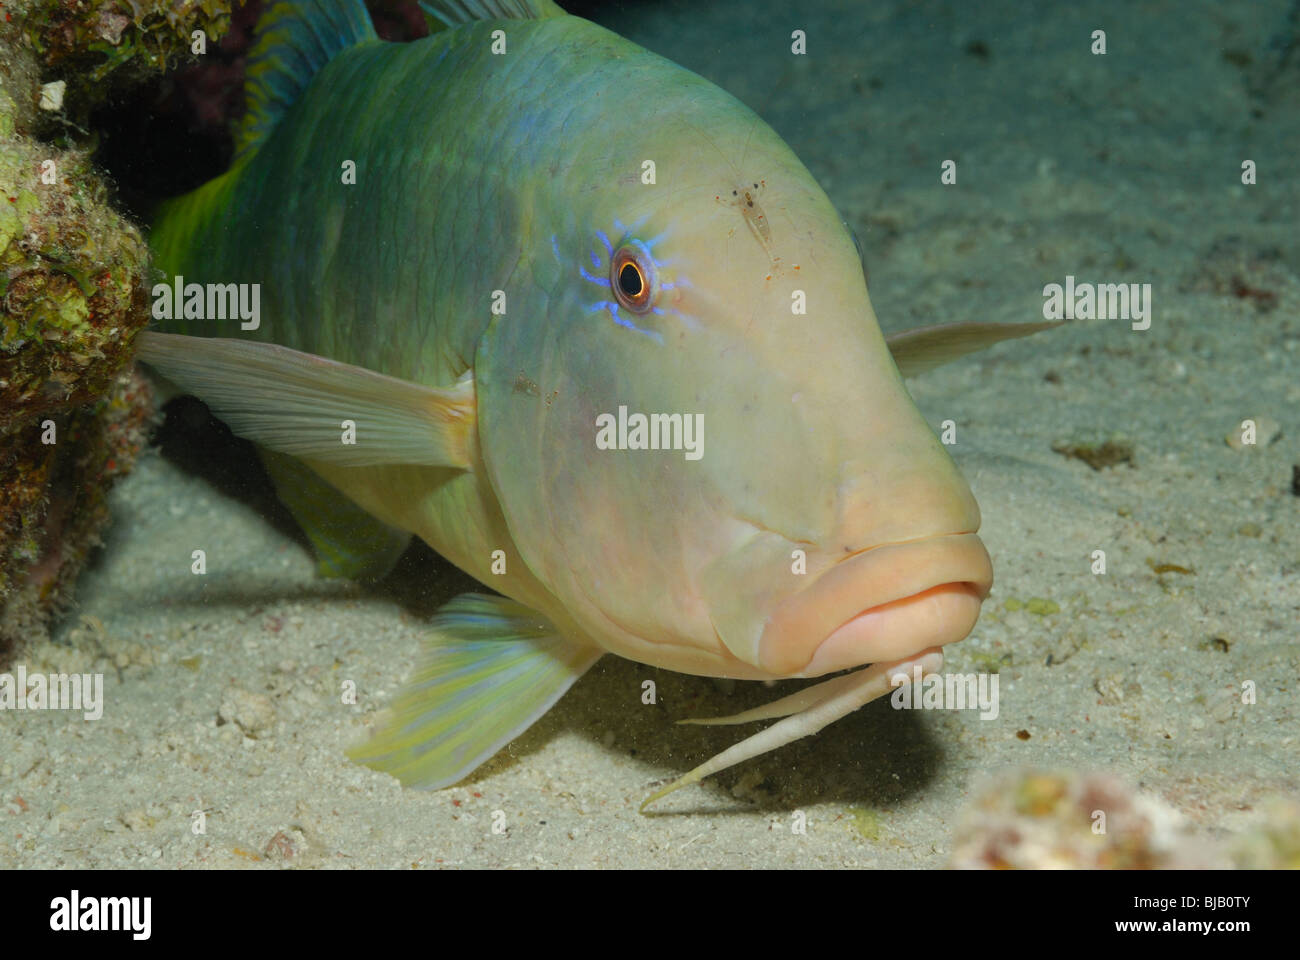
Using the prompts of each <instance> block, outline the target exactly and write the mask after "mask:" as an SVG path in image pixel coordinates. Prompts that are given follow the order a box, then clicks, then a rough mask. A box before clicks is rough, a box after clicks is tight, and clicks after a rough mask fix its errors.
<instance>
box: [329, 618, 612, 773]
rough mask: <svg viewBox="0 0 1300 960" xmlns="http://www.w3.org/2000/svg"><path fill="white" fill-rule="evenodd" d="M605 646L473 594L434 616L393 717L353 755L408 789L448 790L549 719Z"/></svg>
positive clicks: (356, 749) (352, 755)
mask: <svg viewBox="0 0 1300 960" xmlns="http://www.w3.org/2000/svg"><path fill="white" fill-rule="evenodd" d="M601 654H602V651H601V650H600V649H598V648H596V647H592V646H589V645H587V644H584V643H577V642H574V641H571V640H567V639H565V638H564V637H561V636H559V635H558V634H557V633H556V631H555V628H554V627H553V626H551V624H550V623H548V622H547V621H546V620H545V619H543V618H542V617H541V615H540V614H538V613H536V612H535V611H533V610H530V609H529V608H528V607H525V606H523V605H522V604H519V603H516V602H515V601H513V600H509V599H507V598H505V597H490V596H485V595H483V594H477V593H467V594H463V595H461V596H459V597H457V598H456V599H454V600H452V601H451V602H450V603H448V604H447V605H446V606H444V607H443V608H442V609H441V610H439V611H438V613H437V614H436V615H435V616H434V618H433V634H432V635H431V636H430V638H429V641H428V645H427V648H426V659H425V661H424V663H423V665H422V666H421V667H420V669H419V671H418V672H417V674H416V676H415V678H414V679H413V680H412V681H411V682H410V683H409V684H408V685H407V686H406V688H405V689H404V690H403V691H402V693H401V694H400V695H399V696H398V698H397V701H396V702H395V703H394V704H393V706H392V714H393V717H392V719H391V721H390V722H389V723H387V724H386V725H385V726H384V727H383V728H382V729H381V730H380V731H379V732H378V733H377V734H376V735H375V736H374V737H373V738H372V739H371V740H369V741H367V742H366V743H363V744H360V745H359V746H357V747H354V748H352V749H351V750H349V751H348V756H350V757H351V758H352V759H353V760H356V761H357V762H358V763H363V764H365V765H366V766H368V767H372V768H374V769H375V770H382V771H384V772H386V773H391V774H392V775H393V776H395V777H397V778H398V779H399V780H401V781H402V783H403V784H405V785H407V786H416V787H424V788H427V789H430V790H436V789H439V788H441V787H446V786H450V785H451V784H453V783H455V782H456V781H457V780H460V779H461V778H462V777H464V776H465V775H466V774H468V773H469V772H470V771H472V770H473V769H474V768H475V767H477V766H478V765H479V764H481V763H482V762H483V761H484V760H487V759H488V758H489V757H491V756H492V755H493V754H494V753H496V752H497V751H498V750H500V749H501V748H502V747H503V746H505V745H506V744H507V743H509V742H510V741H511V740H513V739H514V738H515V737H517V736H519V734H521V733H523V732H524V730H526V729H528V728H529V727H530V726H532V724H533V723H534V722H535V721H536V720H537V719H538V718H539V717H541V715H542V714H544V713H545V712H546V711H547V710H549V709H550V708H551V706H552V705H553V704H554V703H555V701H556V700H558V699H560V697H561V696H562V695H563V694H564V692H565V691H566V690H568V689H569V687H571V686H572V685H573V683H574V681H576V680H577V679H578V678H579V677H580V676H582V675H583V674H584V673H585V672H586V671H587V669H588V668H589V667H590V666H591V665H592V664H593V663H595V662H596V661H597V660H599V659H600V657H601Z"/></svg>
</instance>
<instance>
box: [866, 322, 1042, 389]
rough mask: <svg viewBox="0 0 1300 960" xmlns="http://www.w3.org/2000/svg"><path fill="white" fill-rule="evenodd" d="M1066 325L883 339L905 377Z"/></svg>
mask: <svg viewBox="0 0 1300 960" xmlns="http://www.w3.org/2000/svg"><path fill="white" fill-rule="evenodd" d="M1064 322H1065V321H1063V320H1053V321H1048V322H1044V323H944V324H938V325H936V326H933V327H918V328H916V329H915V330H904V331H902V332H901V333H895V334H892V335H891V336H888V337H885V344H886V345H887V346H888V347H889V352H890V353H892V354H893V355H894V363H896V364H898V370H899V372H900V373H902V375H903V376H905V377H915V376H916V375H917V374H919V373H925V372H926V371H927V370H933V369H934V368H935V367H939V366H942V365H943V364H945V363H950V362H952V361H953V360H957V359H959V358H961V357H964V356H966V354H968V353H975V352H976V351H979V350H983V349H984V348H985V347H991V346H993V344H995V343H998V342H1000V341H1002V340H1013V339H1015V338H1016V337H1027V336H1029V335H1030V334H1031V333H1038V332H1039V331H1041V330H1050V329H1051V328H1052V327H1059V326H1060V325H1061V324H1062V323H1064Z"/></svg>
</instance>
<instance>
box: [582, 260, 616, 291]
mask: <svg viewBox="0 0 1300 960" xmlns="http://www.w3.org/2000/svg"><path fill="white" fill-rule="evenodd" d="M597 266H599V264H597ZM578 273H579V274H580V275H581V276H582V279H584V280H589V281H591V282H592V283H595V284H599V285H600V286H602V287H608V286H609V277H593V276H592V275H591V274H589V273H588V272H587V268H586V267H584V266H581V265H579V267H578Z"/></svg>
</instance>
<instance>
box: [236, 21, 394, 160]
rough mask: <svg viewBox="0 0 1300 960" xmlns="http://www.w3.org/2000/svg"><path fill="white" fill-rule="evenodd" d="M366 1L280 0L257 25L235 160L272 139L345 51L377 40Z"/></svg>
mask: <svg viewBox="0 0 1300 960" xmlns="http://www.w3.org/2000/svg"><path fill="white" fill-rule="evenodd" d="M377 39H378V37H377V36H376V34H375V28H374V27H373V26H372V25H371V23H370V15H369V14H368V13H366V8H365V5H364V4H363V3H362V2H361V0H275V2H273V3H272V4H271V5H270V6H269V7H268V8H267V9H266V10H265V11H264V12H263V13H262V16H261V19H259V20H258V22H257V38H256V39H255V40H254V42H253V50H252V53H250V54H249V57H248V68H247V71H246V73H245V80H244V98H245V100H246V101H247V107H246V108H245V112H244V119H243V120H242V121H241V122H240V125H239V131H238V132H237V134H236V136H235V159H236V161H238V160H239V158H241V157H243V156H244V155H245V154H247V153H249V152H250V151H252V150H253V149H255V148H256V147H257V145H258V144H259V143H261V142H262V141H263V140H265V139H266V137H267V136H269V135H270V133H271V131H272V130H274V129H275V125H276V124H277V123H278V122H279V121H280V117H281V116H282V115H283V114H284V112H285V111H286V110H288V109H289V107H291V106H292V105H293V103H294V101H296V100H297V99H298V96H299V95H300V94H301V93H302V91H303V90H304V89H305V88H306V86H307V84H308V83H310V82H311V78H312V77H314V76H315V75H316V74H317V72H318V71H319V70H320V69H321V68H322V67H324V66H325V64H327V63H329V62H330V60H332V59H333V58H334V56H335V55H336V54H338V53H339V52H340V51H342V50H346V49H347V48H348V47H353V46H356V45H357V44H359V43H366V42H369V41H373V40H377Z"/></svg>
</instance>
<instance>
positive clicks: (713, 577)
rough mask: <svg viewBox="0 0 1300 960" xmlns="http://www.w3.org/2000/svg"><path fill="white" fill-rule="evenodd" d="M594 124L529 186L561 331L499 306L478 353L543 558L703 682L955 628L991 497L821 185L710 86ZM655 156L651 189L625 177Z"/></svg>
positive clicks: (509, 465)
mask: <svg viewBox="0 0 1300 960" xmlns="http://www.w3.org/2000/svg"><path fill="white" fill-rule="evenodd" d="M578 109H581V107H579V108H578ZM601 123H602V126H601V129H602V130H603V131H604V136H605V137H606V138H607V143H606V149H605V150H603V151H601V152H599V153H598V154H597V155H596V156H595V158H594V159H591V158H588V159H587V160H585V161H583V162H581V163H579V162H576V161H570V162H568V163H567V164H566V163H565V162H563V161H562V160H560V159H559V158H557V160H556V169H557V170H559V171H560V172H559V173H557V176H556V177H554V178H552V179H550V180H548V181H547V182H546V186H545V187H544V188H540V187H539V188H537V192H536V193H535V194H533V195H532V196H530V198H529V202H530V206H531V209H532V210H533V211H534V217H535V221H536V222H538V223H546V224H548V225H555V226H556V227H557V229H556V230H555V232H554V233H552V234H550V235H549V236H548V235H540V234H541V232H540V231H539V239H538V241H537V250H536V251H535V252H534V254H533V255H532V259H531V265H532V270H533V278H534V280H535V286H536V288H537V289H538V291H539V292H538V293H537V294H535V295H534V298H533V299H532V300H531V301H530V302H528V303H527V304H526V305H525V307H524V309H525V310H526V311H527V312H528V315H529V316H530V317H531V316H533V315H537V316H540V315H543V314H544V315H545V316H546V322H531V321H530V322H527V323H511V322H509V321H507V320H506V319H505V318H498V319H497V320H494V322H493V326H492V327H491V328H490V329H489V331H488V332H487V334H486V336H485V338H484V341H483V343H482V345H481V347H480V352H479V356H478V359H477V363H476V366H477V370H478V404H479V416H480V421H479V437H480V441H481V443H482V446H483V456H484V460H485V463H486V465H487V467H488V471H489V475H490V477H491V480H492V483H493V486H494V488H495V489H496V491H497V495H498V497H499V499H500V502H501V504H502V510H503V512H504V514H505V516H506V520H507V523H508V524H509V527H510V530H511V534H512V536H513V537H514V539H515V543H516V546H517V547H518V549H519V551H520V554H521V556H522V558H523V559H524V561H525V562H526V563H527V565H528V567H529V569H530V570H531V571H532V572H533V573H534V574H535V575H536V576H537V578H538V579H539V580H540V581H541V582H542V583H543V584H545V586H546V588H547V589H548V590H549V591H551V593H552V594H553V596H554V597H555V598H556V600H557V601H558V603H559V604H560V605H561V606H562V607H563V609H564V611H565V614H566V616H567V617H568V618H570V620H571V622H572V623H573V624H576V625H577V627H578V628H579V629H580V630H581V631H582V632H583V633H584V634H586V635H587V636H588V637H590V638H591V639H592V640H594V641H595V642H597V643H599V644H600V645H601V646H602V647H603V648H605V649H607V650H610V651H612V652H615V653H618V654H621V655H623V656H626V657H629V658H631V659H634V660H637V661H640V662H643V663H648V664H653V665H657V666H662V667H665V668H669V669H673V670H679V671H683V672H689V673H696V674H703V675H713V676H728V677H737V678H747V679H766V678H778V677H816V676H821V675H824V674H828V673H832V672H835V671H840V670H844V669H846V668H850V667H857V666H861V665H864V664H871V663H874V664H880V663H901V662H903V661H904V660H906V658H909V657H913V656H916V655H919V654H922V653H924V652H926V651H932V650H936V649H937V648H940V647H942V646H943V645H944V644H947V643H951V642H953V641H957V640H960V639H962V638H963V637H964V636H966V635H967V634H968V633H969V632H970V630H971V628H972V627H973V625H974V623H975V621H976V618H977V616H978V613H979V608H980V603H981V601H982V599H983V598H984V597H985V596H986V595H987V593H988V591H989V588H990V586H991V582H992V570H991V565H990V562H989V558H988V555H987V553H986V552H985V549H984V547H983V545H982V543H981V542H980V540H979V538H978V537H977V536H976V530H977V529H978V527H979V520H980V518H979V509H978V507H977V505H976V503H975V500H974V498H973V496H972V495H971V492H970V490H969V488H968V487H967V485H966V483H965V481H964V480H963V479H962V477H961V476H960V474H959V473H958V471H957V468H956V466H955V464H954V463H953V462H952V460H951V458H950V457H949V456H948V454H947V452H946V451H945V449H944V447H943V445H942V444H941V443H940V442H939V440H938V438H937V437H936V436H935V434H934V433H933V431H932V430H931V429H930V428H929V426H928V425H927V424H926V422H925V421H924V419H923V418H922V417H921V415H920V413H919V412H918V411H917V409H916V408H915V406H914V405H913V403H912V401H911V398H910V397H909V395H908V393H907V391H906V389H905V387H904V385H903V382H902V378H901V376H900V374H899V371H898V369H897V368H896V366H895V365H894V362H893V360H892V359H891V356H890V353H889V349H888V347H887V346H886V344H885V341H884V338H883V337H882V335H881V332H880V329H879V327H878V324H877V322H876V318H875V314H874V312H873V311H872V307H871V302H870V299H869V297H868V294H867V288H866V283H865V279H864V277H863V271H862V266H861V262H860V259H859V255H858V252H857V249H856V247H855V243H854V240H853V238H852V236H851V234H850V232H849V231H848V230H847V229H846V228H845V226H844V224H843V222H842V220H841V219H840V217H839V215H838V214H837V212H836V211H835V209H834V208H833V206H832V204H831V203H830V201H829V199H828V198H827V196H826V195H825V193H824V192H823V191H822V190H821V188H820V187H819V186H818V185H817V184H816V182H815V181H814V179H813V177H812V176H811V174H809V172H808V171H807V170H806V169H805V168H804V166H803V165H802V164H801V163H800V162H799V160H798V159H797V158H796V157H795V156H794V154H793V153H792V152H791V151H790V149H789V148H788V147H787V146H786V145H785V143H784V142H783V141H782V140H781V139H780V137H778V136H777V135H776V133H775V132H773V131H772V130H771V129H770V128H769V127H767V126H766V125H765V124H764V123H763V122H762V121H761V120H759V119H758V118H757V117H756V116H755V115H754V114H753V113H752V112H750V111H749V110H748V109H746V108H745V107H743V106H741V105H740V104H739V103H737V102H736V101H735V100H734V99H732V98H731V97H730V96H729V95H727V94H725V93H723V92H722V91H721V90H718V89H717V88H716V87H712V86H711V85H708V84H706V83H704V82H703V81H700V82H699V83H698V84H695V85H692V86H690V87H689V88H688V89H686V90H685V91H683V93H682V95H681V96H680V99H676V98H675V97H674V96H669V95H665V96H664V97H663V98H662V99H658V98H657V99H654V100H653V101H651V102H647V104H646V105H645V109H644V110H643V111H641V112H637V113H636V114H635V116H631V117H624V116H623V115H622V114H621V113H619V114H615V115H614V116H612V117H611V116H609V115H608V114H605V115H603V116H602V118H601ZM643 157H653V158H654V161H655V166H656V178H655V182H654V184H653V185H648V184H646V183H645V182H643V181H642V180H641V179H638V178H636V177H630V176H628V175H627V171H628V170H629V169H637V168H638V167H639V165H640V164H641V160H640V158H643ZM740 184H743V185H751V187H750V189H751V190H752V191H753V192H752V193H751V194H750V196H749V198H748V199H749V200H752V201H755V206H757V208H758V209H757V212H755V210H754V208H753V207H751V206H750V205H748V204H741V203H732V202H730V200H731V199H733V198H731V197H730V196H729V195H730V193H731V191H733V190H738V187H737V185H740ZM548 190H549V191H551V193H548V192H547V191H548ZM737 196H739V191H738V193H737ZM740 199H742V200H743V199H744V198H740ZM720 200H721V201H722V202H720ZM742 207H743V208H742ZM760 218H761V219H760ZM514 312H515V310H514V308H512V315H513V314H514ZM520 372H522V373H523V374H525V375H526V376H527V377H528V378H530V379H531V380H533V381H536V382H537V384H538V385H539V389H540V392H541V393H543V394H548V395H549V394H551V393H552V391H554V396H555V399H554V401H553V402H552V403H549V404H543V403H540V402H538V400H537V398H536V397H535V396H530V395H529V394H527V393H521V392H519V391H517V390H512V389H511V385H512V384H513V383H514V382H515V381H516V379H517V377H518V376H519V375H520ZM926 662H927V664H928V665H929V666H932V665H933V664H934V663H935V662H936V661H934V659H933V658H932V659H930V660H928V661H926Z"/></svg>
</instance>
